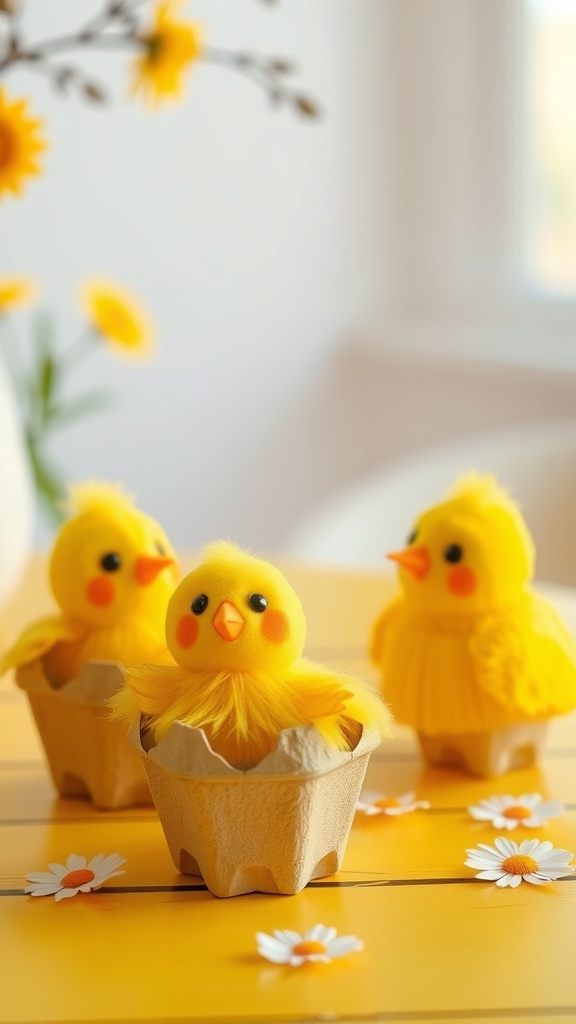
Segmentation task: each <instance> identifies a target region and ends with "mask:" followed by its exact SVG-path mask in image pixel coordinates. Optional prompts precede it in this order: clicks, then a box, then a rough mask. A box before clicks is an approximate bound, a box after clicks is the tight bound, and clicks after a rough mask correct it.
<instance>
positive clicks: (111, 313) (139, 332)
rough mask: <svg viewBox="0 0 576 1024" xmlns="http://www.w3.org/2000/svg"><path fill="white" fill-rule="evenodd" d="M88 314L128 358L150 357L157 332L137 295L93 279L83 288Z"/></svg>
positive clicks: (96, 325) (81, 295) (103, 333)
mask: <svg viewBox="0 0 576 1024" xmlns="http://www.w3.org/2000/svg"><path fill="white" fill-rule="evenodd" d="M80 300H81V303H82V307H83V309H84V312H85V313H86V315H87V317H88V319H89V320H90V322H91V323H92V325H93V326H94V327H95V328H96V330H97V331H99V333H100V334H101V335H102V336H103V337H104V338H106V340H107V341H109V342H111V344H112V345H113V346H114V347H115V348H117V349H118V350H119V351H121V352H122V353H124V354H125V355H128V356H143V355H148V354H149V353H150V352H151V350H152V349H153V347H154V340H155V339H154V329H153V326H152V323H151V321H150V319H149V317H148V315H147V313H146V312H145V311H144V310H143V309H142V307H141V306H140V303H139V302H138V300H137V299H135V298H134V296H133V295H130V293H129V292H127V291H125V289H123V288H120V287H119V286H118V285H116V284H113V283H112V282H110V281H103V280H100V279H99V278H90V279H89V280H88V281H85V282H84V283H83V285H82V286H81V289H80Z"/></svg>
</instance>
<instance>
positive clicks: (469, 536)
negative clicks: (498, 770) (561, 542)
mask: <svg viewBox="0 0 576 1024" xmlns="http://www.w3.org/2000/svg"><path fill="white" fill-rule="evenodd" d="M388 557H389V558H391V559H393V560H394V561H395V562H397V563H398V564H399V566H400V584H401V587H402V591H403V593H402V595H401V596H400V597H399V598H397V599H396V600H395V601H394V602H393V603H392V605H391V606H389V607H388V608H387V609H386V610H385V611H384V612H383V614H382V615H381V617H380V618H379V619H378V621H377V622H376V624H375V626H374V630H373V637H372V658H373V660H374V661H375V662H376V664H377V665H379V666H380V668H381V670H382V682H383V691H384V695H385V697H386V699H387V700H388V701H389V703H390V706H391V708H392V711H393V713H394V715H395V716H396V717H397V718H398V719H399V720H400V721H401V722H406V723H407V724H409V725H412V726H414V727H415V728H416V729H417V730H418V731H419V732H420V733H421V734H425V735H428V736H438V735H440V734H444V735H446V734H464V733H479V732H483V731H486V730H494V729H499V728H504V727H506V726H509V725H512V724H515V723H519V722H525V721H531V720H532V721H534V720H540V719H546V718H549V717H550V716H551V715H556V714H561V713H563V712H566V711H569V710H570V709H571V708H573V707H574V706H576V646H575V644H574V641H573V639H572V637H571V635H570V634H569V632H568V630H567V629H566V627H565V626H564V625H563V623H562V622H561V620H560V619H559V617H558V615H557V613H556V612H555V611H554V609H553V608H552V606H551V605H550V604H549V603H548V601H546V600H545V599H544V598H542V597H539V596H538V595H537V594H535V593H534V592H533V591H531V590H530V589H529V587H528V583H529V582H530V580H531V578H532V575H533V571H534V557H535V552H534V545H533V542H532V539H531V537H530V534H529V532H528V529H527V527H526V524H525V522H524V520H523V518H522V516H521V514H520V511H519V509H518V507H517V506H516V505H515V504H514V502H513V501H512V500H511V499H510V498H509V497H508V495H507V494H506V493H505V492H504V491H503V490H502V488H501V487H500V486H499V485H498V483H497V482H496V481H495V480H494V479H493V478H492V477H490V476H483V475H478V474H470V475H469V476H467V477H465V478H463V479H462V480H461V481H460V482H459V483H458V484H457V486H456V488H455V489H454V491H453V492H452V494H451V495H450V496H449V497H448V499H447V500H446V501H443V502H441V503H440V504H438V505H435V506H434V507H433V508H430V509H428V510H427V511H426V512H424V513H423V514H422V515H421V516H420V517H419V519H418V520H417V521H416V523H415V526H414V529H413V530H412V532H411V534H410V536H409V538H408V543H407V546H406V548H405V549H404V550H403V551H399V552H394V553H393V554H390V555H389V556H388Z"/></svg>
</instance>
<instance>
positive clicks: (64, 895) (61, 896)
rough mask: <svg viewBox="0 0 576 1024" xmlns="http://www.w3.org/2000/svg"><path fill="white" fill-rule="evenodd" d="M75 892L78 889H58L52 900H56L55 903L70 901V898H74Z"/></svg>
mask: <svg viewBox="0 0 576 1024" xmlns="http://www.w3.org/2000/svg"><path fill="white" fill-rule="evenodd" d="M77 892H78V889H59V890H58V892H57V893H56V895H55V897H54V899H55V900H57V901H58V900H67V899H70V897H71V896H76V894H77Z"/></svg>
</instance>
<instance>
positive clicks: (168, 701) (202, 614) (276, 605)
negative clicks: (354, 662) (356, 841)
mask: <svg viewBox="0 0 576 1024" xmlns="http://www.w3.org/2000/svg"><path fill="white" fill-rule="evenodd" d="M305 637H306V621H305V618H304V612H303V610H302V606H301V604H300V601H299V599H298V597H297V596H296V594H295V593H294V591H293V589H292V587H291V586H290V585H289V583H288V581H287V580H286V578H285V577H284V576H283V575H282V573H281V572H280V570H279V569H277V568H275V567H274V566H272V565H270V564H269V563H268V562H265V561H262V560H261V559H258V558H254V557H253V556H252V555H249V554H248V553H246V552H244V551H241V550H240V549H239V548H237V547H235V546H234V545H232V544H228V543H225V542H222V541H219V542H217V543H215V544H213V545H211V546H210V547H208V548H207V549H206V550H205V552H204V560H203V562H202V564H201V565H200V566H198V568H196V569H194V570H193V571H192V572H191V573H189V575H188V576H186V577H185V579H184V580H183V581H182V582H181V583H180V585H179V587H178V588H177V589H176V591H175V593H174V595H173V597H172V598H171V600H170V604H169V606H168V614H167V618H166V640H167V643H168V648H169V650H170V652H171V654H172V655H173V656H174V659H175V661H176V662H177V666H178V667H158V666H154V665H144V666H142V667H140V668H136V669H132V670H131V671H130V672H128V673H127V678H126V682H127V684H128V687H129V688H130V691H131V693H130V692H127V691H126V690H124V691H123V692H120V693H118V694H117V695H116V696H115V697H114V698H113V700H112V702H111V703H112V708H113V715H114V717H116V718H121V719H123V720H125V721H129V720H130V719H131V718H132V717H133V714H134V710H135V707H134V699H135V702H136V705H137V707H138V708H139V709H140V711H141V712H143V714H144V715H145V716H147V729H148V732H150V733H151V734H152V738H153V740H154V741H158V740H159V739H160V738H161V737H162V736H163V735H164V734H165V733H166V732H167V731H168V729H169V728H170V726H171V725H172V723H173V722H175V721H181V722H184V723H186V724H188V725H191V726H194V727H196V728H202V729H203V730H204V732H205V734H206V736H207V738H208V741H209V743H210V745H211V747H212V749H213V750H214V751H215V752H216V753H218V754H220V755H221V756H222V757H223V758H225V759H226V761H228V763H229V764H231V765H232V766H233V767H235V768H240V769H242V770H246V769H248V768H251V767H253V766H254V765H256V764H258V762H259V761H261V760H262V758H263V757H265V756H266V755H267V754H269V753H270V752H271V750H272V749H273V748H274V746H275V744H276V741H277V738H278V735H279V733H280V732H281V731H282V730H283V729H289V728H292V727H295V726H300V725H315V726H316V727H317V728H318V729H319V731H320V732H321V733H322V735H323V736H324V737H325V739H326V740H327V741H328V742H329V743H331V744H333V745H334V746H336V747H337V748H339V749H341V750H347V749H351V748H352V747H353V746H354V745H355V744H356V742H357V740H358V739H359V736H360V726H361V725H368V724H370V725H375V726H377V727H378V728H379V729H380V731H381V733H382V734H385V733H387V732H388V731H389V714H388V711H387V709H386V707H385V705H384V704H383V702H382V699H381V697H380V696H379V695H378V694H376V693H375V692H374V691H372V690H371V689H370V688H369V687H368V686H366V685H365V684H362V683H360V682H358V681H357V680H355V679H351V678H348V677H347V676H341V675H337V674H336V673H335V672H332V671H330V670H329V669H327V668H323V667H322V666H320V665H316V664H314V663H313V662H310V661H305V660H303V659H302V658H301V655H302V650H303V647H304V641H305ZM132 695H133V696H132Z"/></svg>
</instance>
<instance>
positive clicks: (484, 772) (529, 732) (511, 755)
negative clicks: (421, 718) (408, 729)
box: [418, 720, 548, 779]
mask: <svg viewBox="0 0 576 1024" xmlns="http://www.w3.org/2000/svg"><path fill="white" fill-rule="evenodd" d="M547 728H548V722H547V721H544V720H542V721H534V722H519V723H517V724H516V725H509V726H507V727H504V728H502V729H491V730H486V731H485V732H471V733H460V734H447V735H437V736H430V735H428V734H426V733H422V732H420V733H418V739H419V741H420V747H421V750H422V753H423V755H424V757H425V759H426V761H427V762H428V764H430V765H433V766H435V767H444V768H458V769H462V770H463V771H465V772H468V773H469V774H470V775H477V776H479V777H480V778H485V779H487V778H492V777H494V776H497V775H504V774H505V773H506V772H512V771H517V770H518V769H521V768H529V767H530V766H531V765H533V764H535V763H536V761H537V760H538V759H539V757H541V756H542V753H543V750H544V742H545V739H546V731H547Z"/></svg>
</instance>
